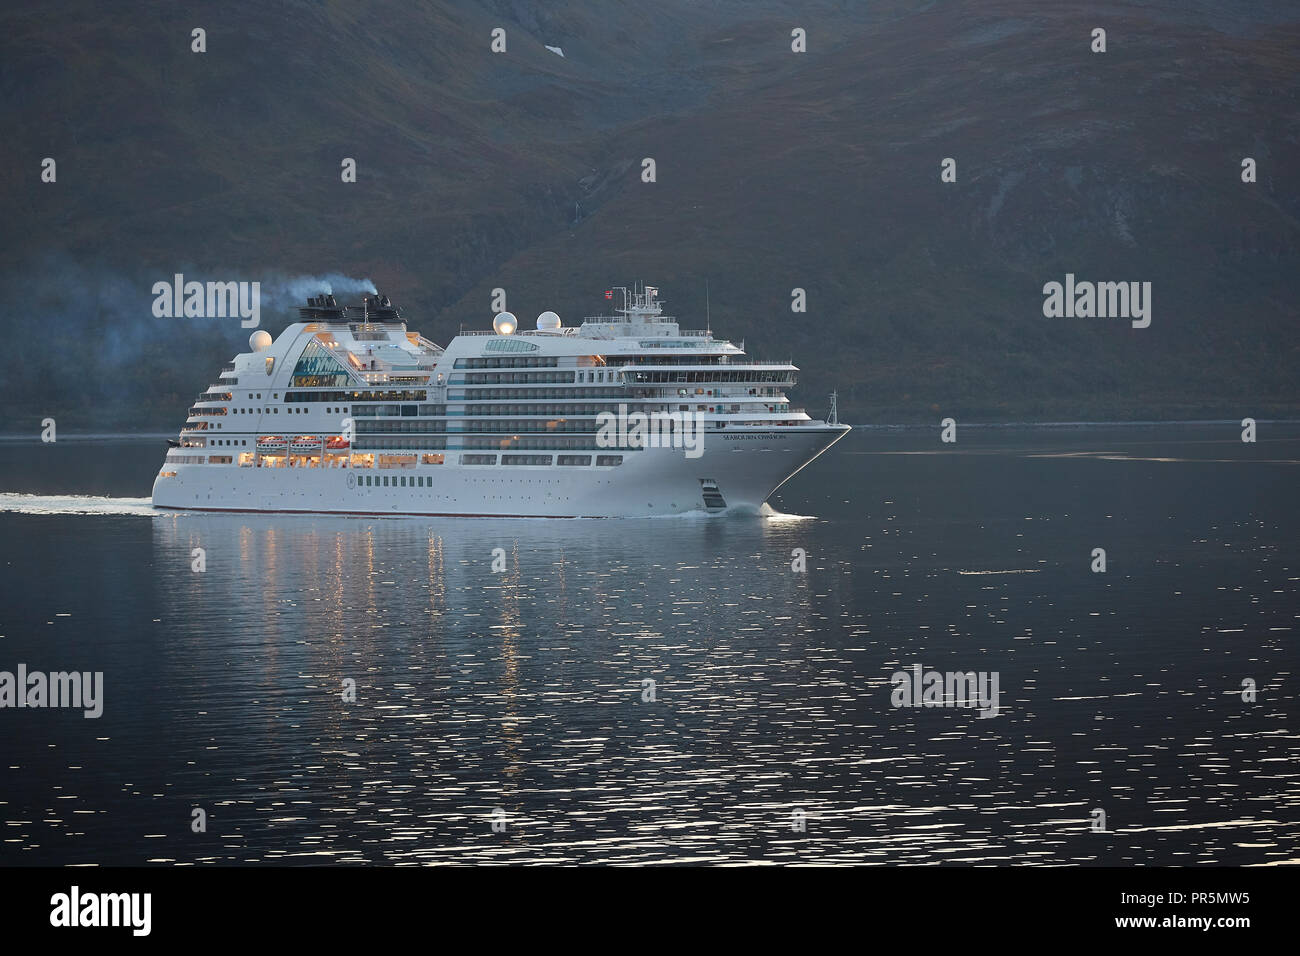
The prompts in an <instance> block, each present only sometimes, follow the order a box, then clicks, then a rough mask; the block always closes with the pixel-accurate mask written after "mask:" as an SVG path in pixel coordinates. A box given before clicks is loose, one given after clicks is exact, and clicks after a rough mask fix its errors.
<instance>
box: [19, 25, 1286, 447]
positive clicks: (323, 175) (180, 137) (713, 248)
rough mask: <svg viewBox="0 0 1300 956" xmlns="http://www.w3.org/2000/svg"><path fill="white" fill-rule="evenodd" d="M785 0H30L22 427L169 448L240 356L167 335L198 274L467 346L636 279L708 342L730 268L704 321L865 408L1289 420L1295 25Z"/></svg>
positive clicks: (877, 411) (573, 309) (846, 410)
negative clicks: (371, 288) (48, 175)
mask: <svg viewBox="0 0 1300 956" xmlns="http://www.w3.org/2000/svg"><path fill="white" fill-rule="evenodd" d="M789 6H790V5H788V4H785V3H779V2H773V0H759V2H752V0H751V2H746V0H713V2H710V3H701V2H698V0H657V2H656V3H655V4H653V5H644V4H630V3H613V2H609V3H593V2H589V0H588V2H578V0H558V2H557V0H547V2H542V0H446V2H440V3H434V4H419V5H416V4H393V3H379V2H348V3H343V2H337V3H314V2H297V3H292V2H289V3H277V4H255V3H233V4H221V5H215V4H212V5H210V4H186V3H169V4H166V5H155V4H131V3H119V4H112V5H104V4H92V3H72V2H63V3H60V2H55V3H50V4H45V5H42V6H41V8H40V9H39V10H35V9H33V10H27V11H22V10H18V9H6V10H5V11H4V12H3V13H0V28H2V29H0V37H3V39H0V47H2V49H0V63H2V64H3V67H2V68H0V92H2V94H3V95H2V96H0V103H3V106H0V109H2V110H3V112H4V119H5V127H6V130H7V132H8V135H7V136H6V137H5V138H4V140H3V141H2V145H0V150H3V152H4V161H3V163H0V170H2V173H0V210H2V211H3V213H4V217H5V223H6V229H5V240H4V242H3V244H2V245H0V303H2V304H3V305H4V306H5V312H4V314H5V316H6V321H7V322H8V323H10V328H11V329H13V328H16V327H17V325H18V323H19V322H31V323H35V325H34V326H32V325H28V326H24V328H26V329H28V330H31V329H33V328H35V329H37V330H39V331H37V332H35V333H31V332H30V331H29V333H28V334H24V335H23V336H22V338H21V339H20V340H18V341H17V342H16V349H17V353H18V354H17V358H18V361H17V362H16V363H14V365H13V366H11V370H10V371H9V372H8V373H6V375H5V376H4V377H3V379H0V394H2V395H3V399H4V402H5V405H6V407H7V408H9V409H10V410H11V412H12V415H13V418H12V419H11V420H10V421H7V422H6V423H5V428H4V429H3V430H6V431H23V430H27V429H26V428H25V427H24V424H25V423H26V422H27V420H28V419H29V418H32V417H33V416H35V417H36V418H39V417H41V416H43V415H45V414H57V415H61V416H63V418H62V419H61V424H62V425H63V427H65V428H72V429H74V430H75V429H76V428H79V427H85V428H103V427H120V426H122V425H127V424H130V425H140V424H145V425H148V426H149V427H175V426H176V425H177V424H178V423H179V421H180V420H181V417H182V416H183V412H184V408H185V407H186V406H187V404H188V403H189V401H190V400H191V399H192V398H193V396H194V394H196V393H197V392H198V391H200V390H201V389H202V388H203V386H205V385H206V384H207V383H208V382H209V381H211V380H212V375H213V374H214V373H215V371H216V369H217V368H218V367H219V366H220V365H221V364H223V363H224V362H225V361H226V360H227V359H228V358H229V354H230V353H231V352H233V351H234V349H235V348H236V347H237V345H238V344H239V343H241V342H242V340H243V339H245V338H246V336H247V330H243V329H240V328H239V326H238V322H236V321H229V320H227V321H222V320H159V319H153V318H152V317H151V315H150V314H149V303H150V296H149V288H150V286H151V285H152V283H153V282H154V281H157V280H159V279H164V278H169V277H170V276H171V275H172V274H173V273H175V272H183V273H185V274H186V276H187V277H189V278H198V279H222V280H226V279H235V278H242V279H260V280H262V281H263V282H264V283H265V284H266V285H267V286H268V287H270V286H273V285H275V283H277V282H280V283H281V285H282V286H283V284H284V283H283V281H282V280H285V279H286V278H287V277H292V276H297V275H316V274H321V273H330V272H336V273H343V274H347V275H350V276H355V277H357V278H362V277H366V278H370V279H372V280H373V281H374V282H375V283H377V284H378V285H379V286H380V287H381V288H383V289H385V290H386V291H388V292H389V294H390V295H392V296H393V298H394V299H395V300H397V301H398V302H399V303H401V304H403V306H404V309H405V311H406V312H407V314H408V316H410V317H411V319H412V324H413V325H414V326H415V327H418V328H420V329H421V330H423V331H425V332H426V334H429V335H430V336H431V337H433V338H436V339H444V340H445V339H446V338H448V337H450V335H452V334H454V333H455V331H456V330H457V329H458V328H459V326H460V325H461V324H466V325H469V326H473V327H476V328H477V327H485V326H486V324H487V322H488V321H489V319H490V312H489V304H490V298H489V293H490V290H491V289H492V288H494V287H503V288H505V289H506V290H507V292H508V295H509V305H510V307H511V308H512V309H513V310H515V311H516V312H518V313H519V314H520V315H521V316H530V315H533V314H535V313H537V312H540V311H542V310H543V309H548V308H550V309H554V310H555V311H558V312H559V313H560V314H561V315H562V316H564V317H565V318H566V319H577V318H579V317H581V315H582V314H584V312H587V311H594V310H595V308H596V307H597V306H598V304H599V302H600V301H601V300H600V296H599V293H600V290H602V289H604V288H606V287H608V286H609V285H612V284H627V283H629V282H631V281H633V280H635V279H643V280H645V281H650V282H652V283H654V284H657V285H659V286H660V288H661V289H662V290H663V294H664V296H665V297H666V298H667V299H668V301H669V305H670V307H671V308H672V310H673V311H675V312H677V313H678V314H679V315H680V316H681V317H682V318H683V320H684V322H685V324H686V325H688V326H691V327H695V326H699V325H702V324H703V315H704V298H705V297H704V286H705V282H706V280H707V282H708V285H709V297H710V305H711V312H712V323H713V326H714V328H716V329H719V330H721V331H725V332H726V333H727V334H729V335H733V336H735V337H737V338H744V339H745V340H746V343H747V347H748V348H749V350H750V351H751V352H753V353H755V354H759V355H762V356H766V357H786V356H790V357H792V358H794V359H795V361H796V362H797V363H798V364H799V365H801V366H802V367H803V369H804V370H805V371H804V376H803V384H802V385H801V386H800V388H799V390H798V391H797V392H796V399H797V401H798V402H799V403H800V404H807V405H809V406H810V407H811V408H813V409H818V408H821V407H823V406H824V401H825V399H824V395H825V393H826V392H827V391H829V390H830V389H831V388H832V387H837V388H839V390H840V393H841V411H842V414H843V415H844V417H846V418H851V419H852V420H855V421H880V422H892V421H929V420H931V419H933V418H934V417H935V413H936V412H942V413H943V414H945V415H948V414H951V415H954V416H956V417H958V418H962V417H965V418H966V419H968V420H969V419H972V418H975V419H982V420H992V419H1004V420H1017V419H1057V420H1059V419H1080V418H1160V417H1204V416H1215V417H1224V418H1239V417H1244V416H1245V415H1253V416H1255V417H1268V416H1270V415H1294V414H1296V413H1297V412H1300V392H1298V390H1297V381H1298V380H1300V379H1298V376H1297V359H1300V335H1298V334H1297V332H1296V329H1297V318H1298V316H1297V292H1298V291H1300V280H1298V279H1297V274H1298V271H1297V262H1298V258H1297V252H1298V251H1300V228H1298V222H1297V216H1298V214H1300V208H1297V207H1298V205H1300V200H1298V199H1297V191H1296V189H1295V187H1294V185H1293V184H1294V183H1295V182H1296V178H1297V175H1300V168H1297V166H1298V165H1300V164H1298V163H1297V159H1296V156H1297V151H1296V145H1297V136H1298V134H1300V108H1298V106H1300V104H1298V97H1297V94H1298V93H1300V81H1297V79H1296V71H1295V69H1294V64H1295V55H1296V49H1297V43H1298V41H1300V22H1297V21H1300V15H1296V14H1292V13H1290V12H1288V11H1287V10H1286V9H1285V5H1283V4H1272V5H1270V4H1255V5H1252V9H1251V11H1250V12H1249V13H1248V14H1247V13H1238V12H1236V11H1235V10H1232V9H1226V8H1224V7H1223V6H1222V5H1221V4H1211V3H1208V2H1206V3H1186V2H1181V3H1180V2H1172V0H1169V2H1166V0H1160V2H1149V3H1100V4H1096V5H1093V8H1092V9H1086V8H1082V7H1079V6H1078V5H1069V8H1068V9H1057V7H1058V6H1059V5H1051V4H1039V3H1031V2H1028V0H989V2H984V3H979V4H970V3H959V2H947V3H944V2H926V3H904V2H899V0H886V2H882V3H874V4H862V3H856V2H848V0H845V2H834V0H823V2H812V3H804V4H800V5H799V9H798V12H797V13H794V14H792V13H790V12H789V9H788V8H789ZM194 27H203V28H204V29H205V30H206V31H207V52H206V53H202V54H196V53H192V52H191V50H190V42H191V41H190V31H191V30H192V29H193V28H194ZM497 27H500V28H503V29H504V30H505V32H506V43H507V50H506V52H505V53H503V54H493V53H492V52H491V50H490V48H489V45H490V43H491V39H492V36H491V34H492V31H493V29H494V28H497ZM1096 27H1101V28H1104V29H1105V30H1106V45H1107V50H1106V52H1105V53H1093V52H1092V51H1091V49H1090V45H1091V43H1092V38H1091V33H1092V30H1093V29H1094V28H1096ZM795 28H802V29H803V30H805V31H806V33H807V52H806V53H794V52H792V51H791V31H792V30H793V29H795ZM548 45H549V46H554V47H558V48H560V49H561V50H562V51H563V56H559V55H557V54H556V53H553V52H551V51H549V50H547V49H546V46H548ZM47 156H49V157H54V158H56V160H57V163H58V167H57V170H58V181H57V183H54V184H45V183H41V182H40V166H41V160H42V159H43V158H44V157H47ZM344 157H351V158H354V159H355V160H356V161H357V171H358V176H357V182H356V183H343V182H341V180H340V175H339V172H340V162H341V160H342V159H343V158H344ZM647 157H649V158H652V159H654V161H655V165H656V177H657V178H656V181H655V182H653V183H645V182H643V181H642V177H641V171H642V163H643V160H644V159H645V158H647ZM949 157H950V158H953V159H954V160H955V161H956V182H951V183H945V182H941V179H940V164H941V162H942V161H943V160H944V159H945V158H949ZM1243 157H1251V158H1253V159H1254V160H1255V161H1256V163H1257V169H1258V181H1257V182H1254V183H1243V182H1242V181H1241V161H1242V159H1243ZM1067 273H1073V274H1075V275H1076V276H1078V277H1079V278H1080V279H1087V280H1093V281H1142V282H1150V283H1151V284H1152V322H1151V326H1150V327H1149V328H1146V329H1133V328H1131V327H1130V325H1129V323H1128V322H1127V321H1123V320H1116V319H1098V318H1053V319H1048V318H1045V317H1044V315H1043V308H1042V306H1043V294H1042V288H1043V285H1044V283H1046V282H1049V281H1053V280H1055V281H1063V280H1064V278H1065V275H1066V274H1067ZM794 288H802V289H804V290H806V294H807V300H808V309H807V311H806V312H804V313H794V312H792V311H791V308H790V301H791V290H792V289H794ZM276 301H279V300H276ZM288 318H289V316H288V314H287V312H286V311H284V310H283V309H280V310H278V311H276V310H273V311H272V312H271V313H270V314H268V315H267V316H266V317H265V319H264V323H263V324H264V326H266V327H268V328H270V329H271V330H272V331H275V330H276V329H277V328H278V327H280V326H282V325H283V324H284V322H286V321H288ZM70 365H71V366H72V367H75V369H76V371H77V377H76V379H75V381H69V380H68V378H67V376H66V374H65V373H64V372H63V370H66V369H67V368H69V367H70Z"/></svg>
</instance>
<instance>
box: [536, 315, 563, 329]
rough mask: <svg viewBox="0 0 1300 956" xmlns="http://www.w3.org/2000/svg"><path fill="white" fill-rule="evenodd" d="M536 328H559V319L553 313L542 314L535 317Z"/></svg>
mask: <svg viewBox="0 0 1300 956" xmlns="http://www.w3.org/2000/svg"><path fill="white" fill-rule="evenodd" d="M537 327H538V328H539V329H558V328H559V327H560V317H559V316H558V315H556V314H555V313H554V312H543V313H542V314H541V315H539V316H538V317H537Z"/></svg>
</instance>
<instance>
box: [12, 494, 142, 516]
mask: <svg viewBox="0 0 1300 956" xmlns="http://www.w3.org/2000/svg"><path fill="white" fill-rule="evenodd" d="M0 511H11V512H15V513H18V514H29V515H146V516H148V515H156V514H158V512H157V511H155V510H154V507H153V500H152V499H150V498H108V497H104V496H97V495H24V494H19V493H16V492H9V491H6V492H0Z"/></svg>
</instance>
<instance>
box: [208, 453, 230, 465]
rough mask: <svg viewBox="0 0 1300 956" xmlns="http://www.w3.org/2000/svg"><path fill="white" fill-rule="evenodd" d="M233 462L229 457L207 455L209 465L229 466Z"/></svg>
mask: <svg viewBox="0 0 1300 956" xmlns="http://www.w3.org/2000/svg"><path fill="white" fill-rule="evenodd" d="M233 461H234V458H232V457H231V456H230V455H209V456H208V464H209V465H229V464H230V463H231V462H233Z"/></svg>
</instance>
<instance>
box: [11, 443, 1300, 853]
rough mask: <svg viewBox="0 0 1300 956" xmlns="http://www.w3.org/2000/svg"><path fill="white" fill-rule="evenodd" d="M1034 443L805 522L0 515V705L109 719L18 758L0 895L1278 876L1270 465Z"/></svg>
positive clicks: (809, 499)
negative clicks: (96, 713) (996, 705)
mask: <svg viewBox="0 0 1300 956" xmlns="http://www.w3.org/2000/svg"><path fill="white" fill-rule="evenodd" d="M996 437H997V441H998V442H999V443H1001V444H1003V445H1005V443H1007V442H1008V440H1009V438H1008V436H1007V435H1005V434H999V435H997V436H996ZM1096 438H1097V436H1096V435H1087V436H1084V437H1083V438H1081V440H1080V441H1081V444H1080V447H1083V448H1088V449H1093V448H1098V447H1105V446H1104V444H1103V443H1098V442H1097V441H1096ZM855 439H856V440H858V441H859V444H858V445H857V446H856V447H853V446H849V442H851V441H854V440H855ZM880 440H881V438H880V436H873V437H872V438H871V441H872V442H878V441H880ZM842 444H844V445H846V446H849V450H852V451H858V452H861V451H867V452H873V451H874V446H873V445H868V444H866V443H865V441H864V439H863V438H862V437H860V436H850V438H849V439H846V442H844V443H842ZM1042 444H1043V443H1042V442H1041V441H1040V442H1037V443H1033V442H1027V443H1026V444H1024V445H1022V446H1019V447H1016V448H1015V449H1014V451H1012V452H1008V453H1006V454H965V455H952V456H948V457H942V456H938V457H933V456H911V455H894V454H877V453H869V454H863V455H856V456H851V457H850V456H845V457H840V458H832V457H830V456H828V460H827V461H824V462H822V461H819V462H818V463H815V464H814V466H812V467H810V468H809V469H808V470H807V473H806V477H804V478H803V484H802V486H801V487H802V490H799V489H798V488H792V489H791V490H790V491H789V492H788V493H787V497H786V500H785V501H784V502H783V503H782V504H783V505H784V510H786V511H789V512H791V513H793V514H794V515H797V516H809V515H817V517H813V518H810V517H803V518H798V519H797V520H792V519H783V518H782V517H781V516H770V517H768V518H765V519H764V518H756V517H748V518H723V519H703V518H702V519H698V520H692V519H686V520H667V519H653V520H628V521H545V520H499V521H498V520H490V519H472V520H471V519H436V520H409V519H408V520H391V519H388V520H384V519H377V520H371V519H342V518H308V517H297V518H283V517H281V518H274V519H264V518H258V517H256V516H228V517H227V516H205V515H174V514H168V515H159V516H156V517H144V518H142V517H140V516H139V515H137V514H98V515H91V516H80V515H79V516H73V515H67V514H33V513H11V514H4V515H0V527H3V530H4V532H5V535H4V540H5V542H6V543H5V544H4V546H3V547H4V552H3V554H4V558H5V561H6V575H5V577H6V582H7V584H6V586H7V590H8V592H9V593H7V594H6V595H5V597H6V602H5V603H6V606H7V607H8V608H9V619H8V620H7V621H6V622H5V625H4V628H3V631H4V636H3V637H2V638H0V653H3V655H4V656H3V657H0V667H12V665H13V663H15V662H16V661H19V660H22V661H25V662H27V663H28V664H29V666H31V667H41V666H44V667H47V668H49V669H54V668H55V667H71V666H76V667H79V668H85V669H94V668H98V669H102V670H104V671H105V674H106V683H107V688H108V690H107V697H108V700H107V704H106V712H105V716H104V718H102V719H101V720H99V721H85V720H82V719H81V718H80V716H79V715H70V714H55V713H40V714H34V713H31V712H24V713H23V714H22V716H23V719H24V721H25V722H24V724H23V728H24V733H23V734H22V735H18V736H7V739H6V743H5V756H6V758H7V759H6V760H4V761H0V763H3V764H5V765H6V766H5V767H3V768H0V820H2V821H3V822H4V823H5V826H4V832H3V834H0V837H2V838H3V840H4V842H3V843H2V844H0V860H3V861H4V862H144V861H147V860H153V861H161V860H169V861H170V860H175V861H183V862H196V861H214V862H243V861H252V860H262V861H291V862H301V863H321V862H330V861H344V862H360V861H369V862H388V863H410V862H438V861H443V862H471V861H473V862H492V861H497V862H532V861H539V860H545V861H552V862H590V861H602V862H645V861H653V862H739V861H747V860H757V861H766V862H794V861H802V862H813V861H815V862H882V863H885V862H888V863H900V862H925V863H934V862H990V861H992V862H1008V861H1015V862H1020V863H1033V862H1043V863H1048V862H1051V863H1071V862H1077V863H1111V864H1117V863H1126V862H1127V863H1166V864H1179V863H1261V862H1270V861H1278V860H1286V859H1292V860H1293V859H1295V858H1296V850H1297V842H1300V841H1298V839H1297V833H1296V827H1295V825H1294V821H1295V819H1296V805H1297V802H1298V801H1300V788H1297V786H1296V783H1297V779H1298V777H1300V774H1298V773H1297V771H1296V769H1295V767H1296V758H1297V757H1300V742H1298V741H1297V735H1296V731H1295V729H1294V721H1293V719H1292V718H1293V717H1294V696H1295V695H1294V692H1293V690H1291V687H1290V685H1291V684H1293V683H1294V674H1293V671H1294V661H1295V651H1294V647H1295V644H1294V640H1295V631H1294V628H1295V627H1296V626H1297V624H1296V616H1297V609H1298V608H1300V602H1297V600H1296V594H1297V580H1300V570H1298V568H1300V564H1298V562H1297V558H1298V555H1297V546H1296V541H1297V535H1296V534H1295V532H1296V530H1297V528H1296V517H1295V513H1294V511H1295V509H1294V506H1293V504H1291V496H1292V495H1293V491H1294V481H1293V479H1292V478H1290V477H1287V476H1288V475H1290V471H1289V470H1288V469H1289V466H1285V465H1276V464H1271V463H1270V461H1271V460H1276V459H1284V458H1291V457H1295V456H1294V454H1293V453H1294V449H1295V444H1294V443H1285V442H1284V443H1279V445H1280V447H1275V448H1272V449H1261V451H1260V453H1259V455H1258V457H1259V459H1260V460H1259V461H1257V462H1255V463H1253V464H1251V465H1243V464H1241V463H1233V464H1231V465H1222V466H1216V465H1214V464H1213V463H1212V462H1199V463H1197V464H1191V465H1185V464H1177V463H1172V462H1163V461H1161V462H1156V461H1134V460H1130V461H1124V462H1119V461H1111V460H1104V459H1098V458H1096V457H1093V456H1088V457H1086V458H1083V457H1077V456H1072V457H1067V456H1060V457H1053V458H1038V457H1034V456H1036V455H1038V454H1044V453H1053V452H1057V451H1062V450H1065V451H1068V449H1058V448H1055V447H1052V448H1044V447H1042ZM887 450H907V449H906V448H902V449H899V448H894V449H887ZM917 450H920V449H917ZM1187 451H1188V449H1187V447H1181V446H1179V447H1160V443H1159V442H1153V452H1154V453H1153V454H1151V455H1148V456H1144V457H1148V458H1176V457H1180V456H1183V455H1185V454H1186V453H1187ZM1213 454H1214V455H1215V456H1216V457H1222V456H1223V453H1222V451H1220V450H1218V449H1215V450H1214V452H1213ZM1113 469H1123V471H1122V472H1117V471H1114V470H1113ZM1098 544H1105V546H1106V547H1107V550H1108V554H1109V556H1110V562H1111V567H1110V570H1109V571H1108V573H1107V574H1106V575H1093V574H1091V573H1089V572H1088V570H1087V568H1088V555H1089V553H1090V551H1091V549H1092V547H1094V546H1097V545H1098ZM200 547H201V548H203V549H204V551H205V554H206V562H207V570H206V571H205V572H204V573H202V574H197V573H194V572H192V571H191V570H190V562H191V552H192V550H193V549H194V548H200ZM494 548H500V549H502V551H503V560H504V570H502V571H501V572H500V573H495V572H494V571H493V569H492V563H493V549H494ZM796 548H802V549H805V551H806V553H807V562H808V572H807V573H806V574H796V573H794V572H793V571H792V570H791V560H792V551H793V549H796ZM1013 572H1015V573H1013ZM1026 572H1033V573H1026ZM54 581H58V582H62V586H60V587H57V588H56V587H52V586H51V582H54ZM56 605H57V606H56ZM57 613H62V614H67V615H69V616H68V617H56V616H55V615H56V614H57ZM914 663H920V664H923V665H924V666H925V667H926V668H931V667H933V668H938V669H945V670H947V669H960V670H997V671H999V672H1000V674H1001V687H1002V691H1003V696H1002V702H1001V713H1000V715H999V716H998V717H996V718H993V719H987V720H985V719H980V718H979V717H978V716H976V714H975V713H974V712H972V711H958V710H944V709H933V710H905V709H904V710H895V709H893V708H891V707H890V706H889V697H890V690H891V687H890V683H889V678H890V675H891V674H892V673H893V672H894V671H895V670H898V669H903V668H907V667H910V666H911V665H912V664H914ZM1243 677H1250V678H1252V679H1254V680H1256V681H1257V683H1258V686H1259V701H1258V702H1257V703H1255V704H1253V705H1247V704H1244V703H1243V702H1242V700H1241V696H1240V686H1241V680H1242V678H1243ZM345 680H353V681H355V684H356V697H357V699H356V702H355V703H347V702H345V701H344V700H343V699H342V696H341V691H342V690H343V686H344V681H345ZM645 680H653V681H654V682H655V697H656V699H655V700H654V701H653V702H650V701H645V700H643V699H642V695H643V681H645ZM0 716H2V717H3V718H4V719H6V720H11V719H12V718H13V717H15V716H16V714H15V712H12V711H10V712H6V713H0ZM194 807H203V808H205V809H206V810H207V813H208V832H207V833H204V834H194V833H192V832H190V826H189V824H190V813H191V810H192V809H193V808H194ZM1096 808H1100V809H1104V810H1105V812H1106V815H1107V825H1108V830H1109V831H1110V832H1108V833H1102V834H1098V833H1092V832H1090V831H1089V826H1088V820H1089V813H1090V811H1092V810H1093V809H1096ZM496 810H501V811H504V813H505V814H506V819H507V823H508V827H507V830H506V832H505V833H493V832H492V829H491V827H490V821H491V815H492V814H493V812H494V811H496ZM796 810H801V811H803V812H804V814H805V815H806V822H807V832H795V831H793V830H792V827H791V824H792V821H793V820H794V817H793V814H794V812H795V811H796Z"/></svg>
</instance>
